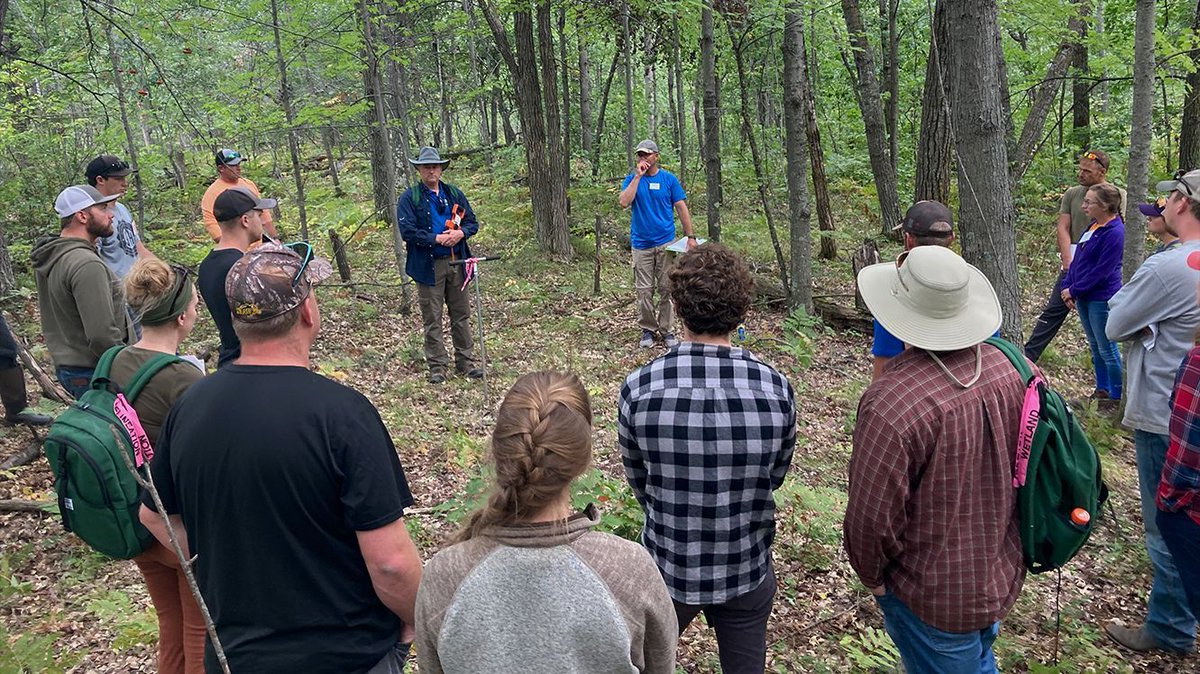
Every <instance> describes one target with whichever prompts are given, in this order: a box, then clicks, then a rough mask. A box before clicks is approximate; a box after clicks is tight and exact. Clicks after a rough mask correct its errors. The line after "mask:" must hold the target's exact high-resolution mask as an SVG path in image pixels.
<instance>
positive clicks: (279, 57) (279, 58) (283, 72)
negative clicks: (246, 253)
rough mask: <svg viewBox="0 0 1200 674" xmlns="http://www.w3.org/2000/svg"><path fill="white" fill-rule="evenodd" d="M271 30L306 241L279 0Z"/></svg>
mask: <svg viewBox="0 0 1200 674" xmlns="http://www.w3.org/2000/svg"><path fill="white" fill-rule="evenodd" d="M271 28H272V31H273V32H274V34H275V64H276V66H278V67H279V97H280V102H281V103H283V116H284V119H285V120H287V126H288V153H289V154H291V155H292V175H294V176H295V178H296V208H297V209H298V210H299V213H300V238H301V239H303V240H305V241H307V240H308V213H307V212H306V211H305V209H304V174H303V173H302V172H301V171H300V144H299V142H298V141H297V139H296V126H295V123H296V122H295V120H296V114H295V112H294V110H293V109H292V92H291V90H290V89H289V88H288V80H287V65H286V64H285V63H284V61H283V44H282V41H281V40H280V37H279V0H271Z"/></svg>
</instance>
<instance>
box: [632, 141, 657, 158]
mask: <svg viewBox="0 0 1200 674" xmlns="http://www.w3.org/2000/svg"><path fill="white" fill-rule="evenodd" d="M634 152H635V153H637V154H650V153H654V154H658V143H655V142H654V141H652V140H650V139H649V138H647V139H646V140H643V141H642V142H640V143H638V144H637V149H636V150H634Z"/></svg>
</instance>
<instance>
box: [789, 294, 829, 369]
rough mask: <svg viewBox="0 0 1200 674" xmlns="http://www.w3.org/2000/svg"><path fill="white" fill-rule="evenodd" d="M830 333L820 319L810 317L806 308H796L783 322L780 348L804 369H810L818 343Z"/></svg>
mask: <svg viewBox="0 0 1200 674" xmlns="http://www.w3.org/2000/svg"><path fill="white" fill-rule="evenodd" d="M828 331H829V329H828V328H826V327H825V324H824V323H822V322H821V319H820V317H818V316H810V315H809V314H808V312H807V311H805V310H804V307H796V310H795V311H793V312H792V313H791V314H790V315H789V316H788V317H787V318H785V319H784V320H783V339H782V340H780V348H782V349H783V350H784V351H785V352H786V353H788V354H790V355H791V356H792V357H794V358H795V359H796V360H797V361H799V363H800V365H801V366H802V367H808V366H809V365H810V364H811V363H812V357H813V351H814V349H815V348H816V344H817V341H818V340H819V338H820V337H821V336H822V335H824V334H826V333H828Z"/></svg>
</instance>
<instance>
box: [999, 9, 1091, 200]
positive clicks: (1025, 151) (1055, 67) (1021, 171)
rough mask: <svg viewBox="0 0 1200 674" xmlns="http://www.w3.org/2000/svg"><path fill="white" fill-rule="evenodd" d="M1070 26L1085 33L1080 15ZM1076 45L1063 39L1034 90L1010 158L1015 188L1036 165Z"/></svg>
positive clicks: (1076, 16)
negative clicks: (1019, 135) (1031, 166)
mask: <svg viewBox="0 0 1200 674" xmlns="http://www.w3.org/2000/svg"><path fill="white" fill-rule="evenodd" d="M1068 25H1069V27H1070V29H1071V31H1072V32H1074V33H1076V34H1077V35H1078V34H1079V33H1081V32H1082V31H1083V30H1084V28H1083V19H1082V17H1080V16H1079V15H1078V14H1076V15H1072V16H1071V18H1070V19H1069V21H1068ZM1075 46H1076V44H1075V42H1074V41H1073V40H1064V41H1063V42H1062V44H1060V45H1059V46H1058V51H1057V52H1055V54H1054V58H1052V59H1050V65H1048V66H1046V76H1045V77H1044V78H1042V82H1041V83H1040V84H1038V85H1037V87H1036V88H1035V89H1034V92H1033V102H1032V103H1031V104H1030V105H1029V114H1028V115H1027V116H1026V117H1025V124H1024V125H1023V126H1022V127H1021V137H1020V138H1019V139H1018V140H1017V145H1016V148H1015V150H1014V151H1013V154H1012V156H1011V157H1009V159H1010V160H1011V161H1012V166H1011V167H1009V172H1008V175H1009V182H1010V183H1012V185H1013V186H1014V187H1015V186H1016V185H1017V184H1018V183H1019V182H1021V178H1022V177H1023V176H1024V175H1025V171H1026V170H1027V169H1028V168H1029V165H1030V164H1031V163H1033V157H1034V154H1035V153H1036V152H1037V150H1038V148H1039V147H1041V144H1042V133H1043V131H1044V130H1045V128H1046V117H1048V116H1049V115H1050V108H1051V107H1052V106H1053V105H1054V98H1055V95H1056V94H1057V93H1058V88H1059V86H1058V85H1059V80H1060V79H1061V78H1062V76H1063V75H1065V74H1066V72H1067V68H1068V67H1070V65H1071V60H1072V59H1073V58H1074V56H1075Z"/></svg>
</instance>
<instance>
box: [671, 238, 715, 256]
mask: <svg viewBox="0 0 1200 674" xmlns="http://www.w3.org/2000/svg"><path fill="white" fill-rule="evenodd" d="M705 241H708V239H696V245H697V246H699V245H700V244H702V243H704V242H705ZM667 250H669V251H671V252H672V253H686V252H687V237H686V236H683V237H680V238H679V240H678V241H676V242H674V243H672V244H671V245H669V246H667Z"/></svg>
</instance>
